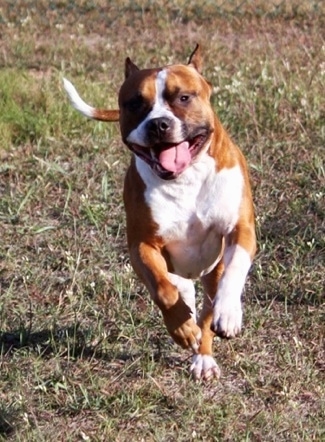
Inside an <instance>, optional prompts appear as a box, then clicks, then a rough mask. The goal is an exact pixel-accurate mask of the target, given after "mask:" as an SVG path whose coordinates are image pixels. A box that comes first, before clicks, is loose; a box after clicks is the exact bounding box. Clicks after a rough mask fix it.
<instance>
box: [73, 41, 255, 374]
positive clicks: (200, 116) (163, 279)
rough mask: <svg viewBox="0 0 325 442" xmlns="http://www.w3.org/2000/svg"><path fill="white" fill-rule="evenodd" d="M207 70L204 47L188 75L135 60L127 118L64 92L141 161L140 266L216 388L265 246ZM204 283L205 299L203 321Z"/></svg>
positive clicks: (196, 367)
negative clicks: (225, 344)
mask: <svg viewBox="0 0 325 442" xmlns="http://www.w3.org/2000/svg"><path fill="white" fill-rule="evenodd" d="M201 70H202V56H201V49H200V47H199V45H197V46H196V48H195V50H194V51H193V52H192V54H191V56H190V58H189V61H188V64H187V65H184V64H175V65H168V66H164V67H159V68H152V69H139V68H138V67H137V66H136V65H135V64H134V63H133V62H132V61H131V60H130V58H127V59H126V61H125V81H124V83H123V84H122V86H121V89H120V92H119V97H118V105H119V109H118V110H106V109H96V108H93V107H91V106H89V105H88V104H86V103H85V102H84V101H83V100H82V99H81V97H80V96H79V94H78V92H77V91H76V89H75V88H74V86H73V85H72V84H71V83H70V82H69V81H68V80H66V79H64V87H65V90H66V92H67V94H68V96H69V98H70V101H71V103H72V105H73V106H74V107H75V108H76V109H77V110H78V111H80V112H81V113H82V114H84V115H85V116H87V117H89V118H93V119H96V120H102V121H119V124H120V131H121V136H122V140H123V142H124V144H125V145H126V146H127V147H128V149H129V150H130V151H131V152H132V159H131V162H130V166H129V168H128V170H127V173H126V177H125V183H124V192H123V198H124V205H125V211H126V220H127V242H128V248H129V253H130V259H131V263H132V266H133V268H134V270H135V272H136V274H137V275H138V276H139V278H140V279H141V280H142V281H143V283H144V284H145V286H146V287H147V289H148V291H149V292H150V295H151V298H152V299H153V301H154V302H155V303H156V305H157V306H158V307H159V309H160V310H161V313H162V317H163V319H164V322H165V325H166V327H167V330H168V332H169V334H170V335H171V337H172V338H173V340H174V341H175V342H176V343H177V344H179V345H180V346H181V347H183V348H186V349H190V350H191V351H192V353H193V356H192V364H191V367H190V372H191V374H192V376H193V378H194V379H195V380H205V381H206V380H210V379H212V378H219V376H220V369H219V367H218V365H217V363H216V361H215V359H214V358H213V356H212V344H213V338H214V336H215V335H218V336H220V337H222V338H232V337H234V336H236V335H237V334H238V333H239V332H240V330H241V326H242V306H241V294H242V291H243V286H244V283H245V279H246V276H247V273H248V271H249V269H250V267H251V263H252V260H253V257H254V255H255V252H256V237H255V226H254V208H253V202H252V193H251V188H250V183H249V175H248V170H247V165H246V161H245V159H244V156H243V154H242V152H241V151H240V150H239V148H238V147H237V146H236V145H235V144H234V143H233V141H232V140H231V139H230V137H229V135H228V134H227V132H226V130H225V129H224V128H223V126H222V125H221V123H220V121H219V119H218V117H217V116H216V114H215V113H214V111H213V109H212V106H211V104H210V96H211V92H212V86H211V84H210V83H209V82H208V81H207V80H205V79H204V77H203V76H202V74H201ZM195 278H200V279H201V283H202V287H203V291H204V295H203V307H202V311H201V314H200V315H199V316H198V317H197V315H196V305H195V289H194V285H193V282H192V279H195Z"/></svg>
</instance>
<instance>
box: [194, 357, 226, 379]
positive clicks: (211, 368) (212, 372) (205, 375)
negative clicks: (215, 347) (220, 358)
mask: <svg viewBox="0 0 325 442" xmlns="http://www.w3.org/2000/svg"><path fill="white" fill-rule="evenodd" d="M190 373H191V375H192V377H193V379H195V380H196V381H200V380H203V381H209V380H211V379H213V378H216V379H218V378H219V377H220V368H219V367H218V365H217V363H216V361H215V360H214V359H213V357H212V356H211V355H201V354H196V355H193V357H192V365H191V368H190Z"/></svg>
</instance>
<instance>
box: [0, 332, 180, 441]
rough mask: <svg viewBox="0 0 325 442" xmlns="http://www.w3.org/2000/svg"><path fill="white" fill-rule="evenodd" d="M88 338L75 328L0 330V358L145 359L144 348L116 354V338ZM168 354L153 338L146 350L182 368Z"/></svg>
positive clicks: (153, 357) (124, 360) (84, 333)
mask: <svg viewBox="0 0 325 442" xmlns="http://www.w3.org/2000/svg"><path fill="white" fill-rule="evenodd" d="M89 335H90V332H89V330H88V329H85V330H82V329H80V328H79V327H76V326H71V327H62V328H59V329H57V330H55V331H53V330H49V329H46V330H40V331H37V332H31V331H30V330H28V329H25V328H23V327H22V328H21V329H20V330H15V331H12V332H3V331H1V330H0V356H1V355H4V356H5V357H10V356H11V355H12V354H13V353H14V352H15V351H17V350H22V349H26V350H30V351H33V352H35V353H37V354H38V355H39V356H40V357H42V358H47V357H53V355H59V356H60V357H69V358H72V359H85V360H86V359H88V360H90V359H95V360H103V361H106V362H114V361H123V362H132V361H135V360H136V359H140V358H143V357H145V355H144V350H143V349H140V350H136V351H126V352H120V351H115V350H114V348H112V346H113V347H114V346H115V343H116V339H117V338H116V336H113V335H112V336H110V337H109V338H103V339H101V340H100V339H99V340H98V341H97V342H96V343H94V344H92V343H89ZM105 343H106V344H108V346H109V347H108V348H105V347H106V346H105ZM170 351H171V349H170V348H168V350H167V351H166V349H164V348H162V347H161V342H160V339H159V338H158V337H155V336H153V338H152V341H151V345H150V347H149V348H148V356H150V359H152V360H154V361H155V362H160V363H162V364H163V365H164V366H166V367H170V368H172V367H175V366H182V364H183V363H184V357H180V356H179V355H178V354H177V356H176V357H175V355H173V356H170V354H169V353H170ZM149 354H150V355H149ZM0 413H1V408H0ZM0 425H1V421H0ZM0 434H1V433H0Z"/></svg>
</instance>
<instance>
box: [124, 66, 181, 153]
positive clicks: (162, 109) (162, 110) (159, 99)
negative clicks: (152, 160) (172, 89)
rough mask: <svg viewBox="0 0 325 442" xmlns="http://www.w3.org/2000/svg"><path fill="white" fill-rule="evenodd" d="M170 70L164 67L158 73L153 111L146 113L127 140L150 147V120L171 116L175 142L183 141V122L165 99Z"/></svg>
mask: <svg viewBox="0 0 325 442" xmlns="http://www.w3.org/2000/svg"><path fill="white" fill-rule="evenodd" d="M167 75H168V71H167V69H162V70H161V71H159V72H158V73H157V77H156V80H155V91H156V95H155V99H154V104H153V107H152V109H151V111H150V112H149V113H148V115H146V117H145V119H144V120H143V121H142V122H141V123H140V124H139V125H138V126H137V127H136V128H135V129H133V130H132V131H131V132H130V133H129V135H128V136H127V138H126V140H127V142H128V143H133V144H137V145H139V146H143V147H150V146H149V145H148V141H147V131H146V126H147V123H148V121H150V120H152V119H154V118H169V119H171V120H172V121H173V122H174V131H173V134H172V135H173V142H174V143H175V144H177V143H181V142H182V141H183V139H182V122H181V120H180V119H179V118H177V117H176V116H175V115H174V114H173V112H172V111H171V110H170V109H169V107H168V104H167V103H166V102H165V100H164V91H165V88H166V79H167Z"/></svg>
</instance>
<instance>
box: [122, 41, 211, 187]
mask: <svg viewBox="0 0 325 442" xmlns="http://www.w3.org/2000/svg"><path fill="white" fill-rule="evenodd" d="M200 71H201V55H200V50H199V46H197V47H196V48H195V50H194V52H193V53H192V55H191V57H190V59H189V62H188V64H187V65H172V66H166V67H163V68H158V69H143V70H140V69H139V68H138V67H137V66H136V65H135V64H134V63H132V61H131V60H130V59H129V58H127V59H126V62H125V82H124V83H123V85H122V87H121V89H120V93H119V108H120V127H121V134H122V139H123V141H124V143H125V144H126V145H127V146H128V148H129V149H130V150H131V151H132V152H134V154H135V155H137V156H138V157H139V158H141V159H142V160H144V161H145V162H146V163H147V164H148V165H149V166H150V167H151V169H152V170H153V171H154V172H155V173H156V174H157V175H158V176H159V177H160V178H162V179H174V178H176V177H177V176H178V175H179V174H181V173H182V172H183V171H184V170H185V169H186V168H187V167H188V166H189V165H190V164H191V163H192V162H193V161H195V159H196V158H197V157H198V156H199V155H200V154H201V153H202V152H204V151H206V150H207V149H208V147H209V144H210V139H211V134H212V132H213V121H214V115H213V111H212V109H211V106H210V94H211V86H210V85H209V83H208V82H207V81H206V80H205V79H204V78H203V77H202V76H201V74H200Z"/></svg>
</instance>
